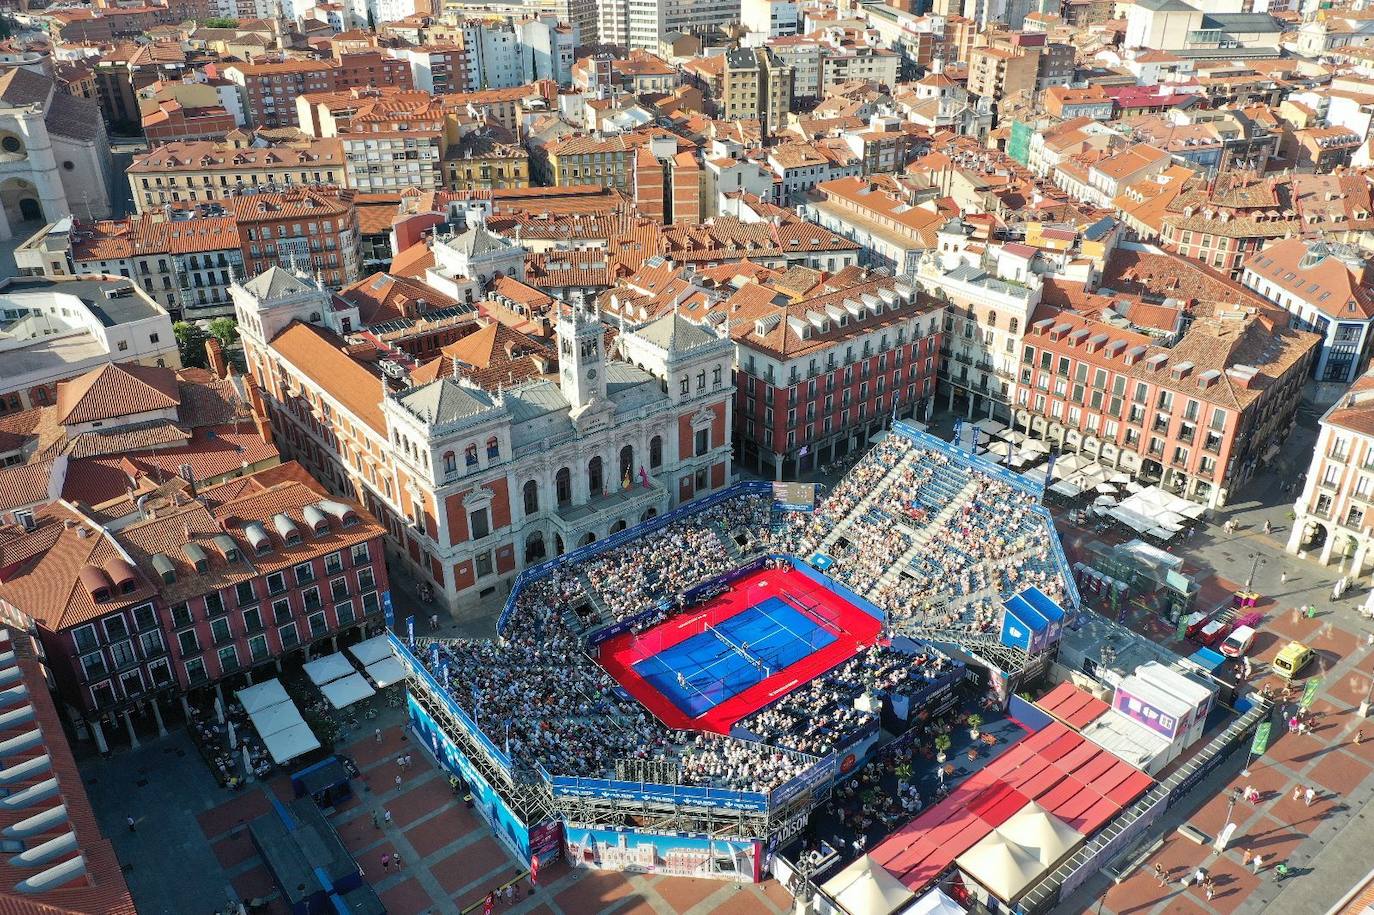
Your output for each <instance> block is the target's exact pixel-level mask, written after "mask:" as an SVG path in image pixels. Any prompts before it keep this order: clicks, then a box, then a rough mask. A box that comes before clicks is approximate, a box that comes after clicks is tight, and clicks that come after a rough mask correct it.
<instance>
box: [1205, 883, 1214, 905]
mask: <svg viewBox="0 0 1374 915" xmlns="http://www.w3.org/2000/svg"><path fill="white" fill-rule="evenodd" d="M1215 893H1216V890H1215V889H1213V888H1212V884H1210V883H1209V884H1207V888H1206V889H1205V890H1203V894H1204V895H1205V896H1206V897H1207V901H1208V902H1211V901H1212V896H1213V895H1214V894H1215Z"/></svg>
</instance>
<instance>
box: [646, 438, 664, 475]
mask: <svg viewBox="0 0 1374 915" xmlns="http://www.w3.org/2000/svg"><path fill="white" fill-rule="evenodd" d="M662 466H663V437H662V436H659V435H655V436H654V437H653V438H651V439H649V469H650V470H656V469H657V468H659V467H662Z"/></svg>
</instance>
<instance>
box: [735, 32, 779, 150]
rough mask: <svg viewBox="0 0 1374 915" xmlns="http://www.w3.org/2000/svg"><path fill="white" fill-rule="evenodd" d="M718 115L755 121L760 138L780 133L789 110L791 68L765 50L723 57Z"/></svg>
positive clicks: (754, 49) (736, 53)
mask: <svg viewBox="0 0 1374 915" xmlns="http://www.w3.org/2000/svg"><path fill="white" fill-rule="evenodd" d="M724 80H725V81H724V88H725V92H724V94H723V95H722V96H721V100H720V107H721V111H720V114H721V116H722V117H723V118H725V119H726V120H729V121H737V120H741V119H749V120H757V121H758V122H759V125H760V128H761V129H762V131H763V135H764V136H768V135H770V134H772V133H775V132H777V131H779V130H781V129H782V128H783V127H784V126H785V125H786V124H787V114H788V112H790V111H791V110H792V68H791V67H790V66H789V65H787V64H785V63H783V61H782V60H781V59H780V58H778V57H777V56H776V55H774V54H773V53H772V52H771V51H770V50H768V49H767V48H740V49H739V50H735V51H727V52H726V54H725V77H724Z"/></svg>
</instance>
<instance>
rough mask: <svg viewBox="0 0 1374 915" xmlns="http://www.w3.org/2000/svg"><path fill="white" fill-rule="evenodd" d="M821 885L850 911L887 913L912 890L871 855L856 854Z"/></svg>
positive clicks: (875, 914)
mask: <svg viewBox="0 0 1374 915" xmlns="http://www.w3.org/2000/svg"><path fill="white" fill-rule="evenodd" d="M821 889H822V890H824V891H825V893H826V895H827V896H829V897H830V898H831V899H834V900H835V901H836V902H837V903H839V904H840V907H841V908H842V909H844V910H845V911H846V912H849V913H851V915H888V913H889V912H895V911H896V910H897V909H899V908H901V907H902V906H903V905H905V904H906V903H907V902H908V901H909V900H910V899H911V898H912V897H913V896H915V895H916V894H915V893H913V892H911V890H909V889H907V888H906V887H905V886H904V885H903V884H902V881H900V880H898V879H897V878H896V877H894V876H892V875H891V874H889V873H888V872H887V871H886V870H884V869H883V868H882V867H881V866H880V865H879V864H877V863H876V862H874V860H873V858H872V856H871V855H863V856H861V857H859V858H856V859H855V860H854V862H853V863H851V864H850V865H849V866H848V867H846V868H845V869H844V870H842V871H840V872H839V873H838V874H836V875H835V876H833V877H831V878H830V879H829V880H827V881H826V882H825V883H824V884H822V885H821Z"/></svg>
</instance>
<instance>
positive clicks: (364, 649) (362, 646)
mask: <svg viewBox="0 0 1374 915" xmlns="http://www.w3.org/2000/svg"><path fill="white" fill-rule="evenodd" d="M348 653H349V654H351V655H353V657H355V658H357V659H358V663H359V664H361V665H363V666H364V667H368V666H370V665H372V664H376V663H377V662H378V661H380V660H382V659H383V658H389V657H391V638H390V637H389V636H388V635H387V634H386V633H382V634H381V635H378V636H374V637H372V638H370V639H368V640H367V641H366V642H359V643H358V644H356V645H354V646H353V647H352V648H350V649H348Z"/></svg>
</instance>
